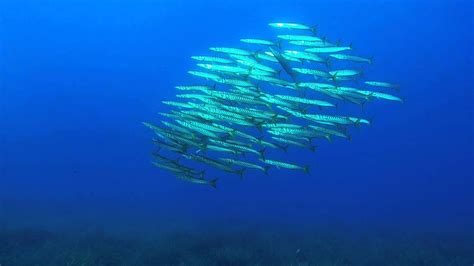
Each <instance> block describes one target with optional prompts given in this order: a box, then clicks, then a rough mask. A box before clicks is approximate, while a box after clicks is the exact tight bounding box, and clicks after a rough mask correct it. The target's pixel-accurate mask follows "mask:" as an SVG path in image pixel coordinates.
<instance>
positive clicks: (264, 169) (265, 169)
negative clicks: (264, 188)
mask: <svg viewBox="0 0 474 266" xmlns="http://www.w3.org/2000/svg"><path fill="white" fill-rule="evenodd" d="M270 168H271V166H270V165H266V166H264V167H263V172H264V173H265V174H266V175H268V170H269V169H270Z"/></svg>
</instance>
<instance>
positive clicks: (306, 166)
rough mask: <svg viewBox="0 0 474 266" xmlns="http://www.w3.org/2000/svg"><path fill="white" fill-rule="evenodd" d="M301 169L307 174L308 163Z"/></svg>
mask: <svg viewBox="0 0 474 266" xmlns="http://www.w3.org/2000/svg"><path fill="white" fill-rule="evenodd" d="M303 171H304V172H305V173H307V174H309V165H305V166H304V167H303Z"/></svg>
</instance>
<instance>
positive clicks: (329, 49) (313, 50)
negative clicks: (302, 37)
mask: <svg viewBox="0 0 474 266" xmlns="http://www.w3.org/2000/svg"><path fill="white" fill-rule="evenodd" d="M349 50H352V47H350V46H333V47H330V46H329V47H313V48H308V49H305V51H306V52H310V53H321V54H322V53H338V52H343V51H349Z"/></svg>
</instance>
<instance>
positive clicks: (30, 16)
mask: <svg viewBox="0 0 474 266" xmlns="http://www.w3.org/2000/svg"><path fill="white" fill-rule="evenodd" d="M272 21H295V22H301V23H307V24H312V25H318V28H319V32H320V34H322V35H323V36H327V38H329V39H331V40H337V39H342V40H343V42H346V43H351V42H352V43H353V46H354V49H356V50H355V51H356V53H357V54H360V55H370V56H374V64H373V65H371V66H368V67H367V68H366V75H367V76H369V77H372V78H373V79H379V80H387V81H393V82H396V83H399V84H400V88H401V89H400V94H401V95H402V97H403V98H404V99H405V102H404V103H403V104H399V103H392V102H383V101H377V102H373V103H370V104H369V105H367V106H366V108H365V109H364V110H363V111H361V110H359V109H354V113H356V114H357V113H359V114H362V115H363V116H366V117H370V118H373V124H372V125H371V126H369V127H361V128H359V129H356V130H353V131H352V141H350V142H349V141H346V140H339V139H338V140H335V141H334V142H333V143H327V142H324V141H323V142H320V143H319V144H320V145H319V147H318V151H317V152H316V153H314V154H313V153H311V152H308V151H305V150H299V149H293V150H290V151H289V152H288V153H287V154H285V155H284V156H285V158H287V159H288V160H290V161H298V162H301V163H302V164H310V165H311V173H310V174H309V175H306V174H304V173H300V172H291V171H284V170H275V169H272V170H271V171H270V175H268V176H265V175H264V174H260V173H258V172H252V173H251V174H250V173H249V174H248V175H247V176H246V177H245V179H244V180H243V181H241V180H240V179H239V178H237V177H236V176H232V175H225V174H222V173H219V172H215V175H219V176H217V177H219V178H220V180H219V188H218V189H217V190H213V189H212V188H208V187H204V186H196V185H193V184H190V183H187V182H183V181H181V180H178V179H176V178H174V177H173V176H171V175H170V174H169V173H168V172H166V171H165V170H161V169H157V168H154V167H153V166H152V165H151V164H150V160H151V158H150V152H151V151H152V150H153V145H152V143H151V138H152V137H153V134H152V132H150V131H149V130H148V129H147V128H145V127H144V126H143V125H142V124H141V122H142V121H152V122H157V121H159V119H160V118H159V116H158V112H161V111H166V110H168V107H166V106H164V105H162V104H161V101H163V100H169V99H173V97H174V95H175V94H176V93H177V92H176V90H175V89H174V86H176V85H182V84H186V83H190V82H192V80H193V79H192V78H191V77H190V76H189V75H188V74H187V73H186V71H187V70H189V69H191V68H193V63H194V62H192V61H191V60H190V58H189V57H190V56H191V55H197V54H203V53H206V52H207V48H208V47H210V46H226V45H227V46H233V45H239V44H238V40H239V39H240V38H244V37H266V36H272V34H275V31H274V30H273V31H272V30H271V29H269V28H268V27H267V23H268V22H272ZM473 24H474V23H473V4H472V2H471V1H428V0H424V1H402V0H400V1H369V0H365V1H310V0H304V1H303V0H297V1H289V0H288V1H287V0H279V1H272V2H270V1H247V0H242V1H222V2H221V1H211V0H206V1H204V0H202V1H184V0H181V1H171V0H164V1H147V0H138V1H91V0H85V1H75V0H74V1H59V0H56V1H54V0H47V1H34V0H29V1H28V0H4V1H1V2H0V52H1V54H0V70H1V72H0V93H1V94H0V108H1V109H0V123H1V128H0V230H3V231H5V232H11V231H15V230H23V229H25V228H27V229H32V230H39V229H41V230H47V231H48V232H51V233H53V234H57V235H59V236H61V235H64V234H68V233H71V232H73V233H74V232H83V231H86V232H89V231H93V232H96V231H97V230H99V231H100V232H102V233H103V234H107V235H108V234H110V235H114V234H119V235H126V236H123V237H130V238H136V237H141V236H148V237H150V236H151V235H153V234H155V233H156V235H157V236H156V239H155V240H156V241H160V238H159V236H160V235H161V234H163V233H164V234H166V233H167V232H179V233H183V234H191V235H193V234H199V233H200V232H203V234H204V236H202V237H196V238H195V239H194V241H196V242H199V241H205V240H206V234H207V235H212V236H213V237H216V238H218V237H220V236H222V235H225V236H227V235H232V234H234V237H235V235H240V234H241V233H240V232H242V231H245V230H249V229H248V228H252V232H253V233H254V234H260V233H265V232H269V231H270V232H273V233H274V234H276V235H278V234H285V235H290V236H291V237H293V238H292V239H297V240H296V242H298V241H300V240H301V241H303V239H305V237H307V236H308V235H311V234H318V233H321V232H324V234H330V232H334V234H338V235H339V234H342V235H343V236H344V237H347V238H348V239H349V240H350V239H352V238H351V236H350V235H351V234H355V233H354V231H357V232H360V234H362V235H364V236H367V238H369V239H370V238H371V237H372V234H378V233H379V232H385V233H388V234H393V235H396V236H404V235H407V234H410V235H414V236H415V238H416V237H418V235H424V234H433V235H435V236H437V235H439V234H441V235H442V237H441V240H440V242H444V241H443V240H442V239H444V238H443V237H445V238H450V237H453V238H454V239H458V237H459V239H463V240H462V241H461V240H459V242H456V241H454V242H455V246H456V248H453V249H452V250H454V251H453V253H445V254H444V255H443V256H444V257H443V258H445V259H446V258H447V259H446V260H444V261H443V263H444V262H446V261H451V260H450V259H452V261H454V260H456V259H459V262H469V261H470V263H471V264H472V262H473V261H474V260H473V256H472V254H474V252H473V253H471V255H470V257H468V258H466V256H465V255H466V254H469V253H470V252H465V253H462V252H461V254H457V253H456V252H460V250H469V251H474V250H473V249H472V248H473V247H474V245H473V243H474V238H473V232H474V181H473V175H474V169H473V161H474V160H473V133H474V124H473V100H474V97H473V93H472V90H473V84H474V80H473V76H474V75H473V74H474V68H473V47H474V43H473V32H474V31H473V27H474V26H473ZM212 173H214V172H212ZM90 228H96V229H90ZM97 228H99V229H97ZM294 231H296V232H294ZM246 232H247V231H246ZM283 232H285V233H283ZM346 232H351V233H347V234H346ZM374 237H375V236H374ZM152 238H153V237H152ZM282 238H283V237H282ZM329 238H330V237H329ZM0 239H1V234H0ZM225 239H226V238H224V240H223V241H222V243H223V244H222V245H225V243H226V241H225ZM354 241H355V240H354ZM282 242H285V240H283V239H282ZM290 242H291V241H290ZM244 243H245V242H244ZM292 243H293V242H292ZM422 243H425V242H422ZM335 245H336V244H335ZM361 245H364V244H361ZM296 246H297V245H295V246H292V247H291V249H292V250H293V248H294V249H296V248H295V247H296ZM309 246H311V245H309ZM423 247H424V246H423V244H422V245H421V248H419V249H423ZM461 247H462V248H461ZM406 249H410V248H408V247H407V248H406ZM18 250H20V251H18ZM18 250H16V251H15V252H20V253H21V252H23V251H24V250H22V247H21V245H20V246H19V247H18ZM336 250H337V249H336ZM12 252H14V251H12V250H7V251H4V253H2V252H1V248H0V264H2V259H3V263H4V265H6V266H7V265H21V264H15V263H13V260H9V259H8V258H10V257H9V256H8V255H9V253H10V255H11V253H12ZM302 252H304V250H303V251H302ZM364 252H366V251H364V249H362V251H361V253H362V254H364ZM145 253H146V252H145ZM298 253H299V252H298ZM326 253H327V252H326ZM446 254H448V255H446ZM359 255H360V254H359ZM366 255H367V257H370V256H375V255H374V253H373V252H369V251H367V253H366ZM2 256H3V257H2ZM179 256H182V257H186V255H183V254H180V255H179ZM335 256H336V257H337V252H336V254H335ZM345 256H346V257H348V260H349V261H348V262H347V264H344V263H341V264H335V263H334V264H327V265H362V263H361V262H360V261H357V260H356V259H354V258H352V257H351V255H345ZM419 256H420V257H423V255H419ZM41 260H44V258H43V259H38V258H37V261H36V262H35V263H40V262H41ZM211 260H212V258H211ZM229 261H232V260H229ZM9 262H10V263H9ZM43 262H44V263H43V264H41V265H55V264H54V263H52V262H51V263H49V264H48V262H45V261H43ZM159 262H160V259H157V261H156V262H155V263H151V264H150V265H153V264H155V265H160V264H161V263H159ZM298 262H299V263H306V261H305V260H304V259H299V260H298ZM23 263H25V265H28V263H26V262H23ZM168 263H169V264H173V263H172V262H168ZM242 263H243V262H242ZM245 263H247V262H245ZM245 263H243V264H245ZM443 263H441V264H443ZM163 264H165V263H164V262H163ZM226 264H228V263H225V262H222V263H221V264H220V265H226ZM441 264H440V265H441ZM461 264H462V263H460V264H459V265H461ZM2 265H3V264H2ZM31 265H34V264H31ZM58 265H59V264H58ZM61 265H65V264H61ZM85 265H102V264H99V263H97V262H95V263H91V264H85ZM103 265H106V264H103ZM108 265H121V264H119V263H118V262H117V263H116V264H114V263H112V264H108ZM143 265H144V264H143ZM147 265H148V264H147ZM186 265H188V264H186ZM203 265H204V264H203ZM249 265H250V264H249ZM261 265H278V262H277V261H274V262H268V261H267V262H266V263H265V262H263V263H262V264H261ZM295 265H296V264H295ZM301 265H315V264H301ZM324 265H326V264H324ZM367 265H372V264H370V263H369V264H367ZM379 265H380V264H379ZM387 265H388V264H387ZM393 265H402V264H396V263H394V264H393ZM413 265H415V264H413ZM416 265H422V264H416ZM432 265H434V264H432ZM444 265H447V264H444ZM453 265H458V264H453ZM468 265H470V264H468Z"/></svg>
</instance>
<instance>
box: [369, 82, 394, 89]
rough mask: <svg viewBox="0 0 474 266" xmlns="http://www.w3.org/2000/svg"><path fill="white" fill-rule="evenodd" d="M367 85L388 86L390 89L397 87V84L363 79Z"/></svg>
mask: <svg viewBox="0 0 474 266" xmlns="http://www.w3.org/2000/svg"><path fill="white" fill-rule="evenodd" d="M364 83H365V84H367V85H370V86H374V87H382V88H390V89H397V90H398V88H399V85H398V84H392V83H388V82H381V81H365V82H364Z"/></svg>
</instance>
